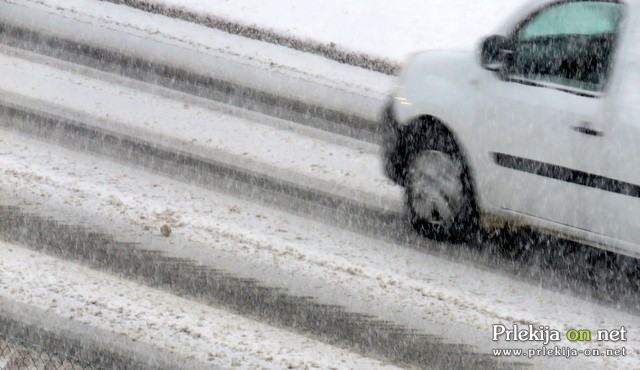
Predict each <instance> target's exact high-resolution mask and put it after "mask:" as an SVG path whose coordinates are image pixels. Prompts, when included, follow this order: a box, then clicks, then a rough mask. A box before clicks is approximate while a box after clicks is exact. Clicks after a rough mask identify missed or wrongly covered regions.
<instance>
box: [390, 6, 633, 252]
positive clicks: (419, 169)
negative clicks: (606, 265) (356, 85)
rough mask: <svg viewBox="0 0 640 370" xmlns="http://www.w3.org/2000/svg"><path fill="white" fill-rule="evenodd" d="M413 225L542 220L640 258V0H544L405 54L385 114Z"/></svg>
mask: <svg viewBox="0 0 640 370" xmlns="http://www.w3.org/2000/svg"><path fill="white" fill-rule="evenodd" d="M384 121H385V122H384V127H385V128H386V130H385V132H386V135H385V138H386V143H385V159H386V171H387V174H388V175H389V177H390V178H392V179H393V180H395V181H396V182H397V183H399V184H401V185H403V186H405V188H406V194H407V197H406V198H407V205H408V209H409V213H410V216H411V219H412V221H413V224H414V226H416V227H417V228H418V229H420V230H422V231H423V232H425V233H426V234H427V235H428V236H431V237H436V238H456V237H459V236H461V235H464V233H465V232H466V231H467V229H468V228H469V227H470V226H472V225H474V224H476V221H479V224H480V225H482V226H485V227H494V226H503V225H505V224H507V225H515V226H528V227H532V228H536V229H542V230H544V231H547V232H552V233H555V234H560V235H562V236H563V237H565V238H570V239H574V240H578V241H580V242H583V243H587V244H591V245H595V246H598V247H601V248H605V249H608V250H611V251H614V252H618V253H622V254H625V255H629V256H633V257H636V258H639V257H640V0H627V1H596V0H590V1H534V2H532V3H529V4H528V5H527V6H525V8H524V9H522V10H521V11H520V12H519V13H518V14H516V15H515V16H514V17H513V18H511V19H510V20H509V22H508V23H507V24H506V25H504V26H503V27H502V28H501V29H500V30H499V31H498V32H497V34H496V35H493V36H489V37H486V38H484V39H483V40H482V42H480V45H479V47H478V50H472V51H468V52H453V51H449V52H445V51H425V52H420V53H417V54H414V55H413V56H411V57H410V58H409V60H408V61H407V62H406V65H405V66H404V67H403V70H402V72H401V74H400V78H399V87H398V90H397V92H396V93H395V95H394V96H393V98H392V100H391V101H390V104H389V106H388V109H387V111H386V113H385V119H384Z"/></svg>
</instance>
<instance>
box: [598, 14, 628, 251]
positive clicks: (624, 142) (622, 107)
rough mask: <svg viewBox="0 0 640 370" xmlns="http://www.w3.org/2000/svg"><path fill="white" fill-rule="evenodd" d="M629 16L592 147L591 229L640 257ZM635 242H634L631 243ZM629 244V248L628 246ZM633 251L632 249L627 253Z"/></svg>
mask: <svg viewBox="0 0 640 370" xmlns="http://www.w3.org/2000/svg"><path fill="white" fill-rule="evenodd" d="M637 20H638V16H637V14H636V18H635V19H629V21H628V22H626V23H627V27H626V32H625V35H624V37H623V39H622V41H621V42H620V44H619V48H620V57H619V58H618V60H617V62H616V65H615V68H616V72H615V79H614V81H613V86H612V91H611V94H610V99H611V105H612V110H611V115H610V117H609V118H610V119H608V120H607V122H605V124H603V125H602V128H601V130H602V136H601V138H599V139H598V140H597V144H596V145H594V147H593V148H591V150H592V151H593V153H592V154H591V155H593V156H594V157H596V156H597V157H598V158H599V160H598V161H594V163H593V164H592V166H593V170H592V172H593V173H594V176H593V180H592V182H593V183H592V184H591V185H592V186H595V187H597V189H594V197H593V199H594V200H593V202H592V204H593V207H592V209H591V211H590V212H589V213H588V217H589V229H590V230H592V231H593V232H595V233H597V234H599V235H603V236H606V237H608V238H612V239H615V240H617V241H619V242H621V243H614V244H617V245H618V246H619V247H621V248H624V249H626V250H625V251H624V252H625V253H627V254H633V255H636V256H640V25H638V24H637ZM629 244H633V245H629ZM629 248H631V250H629ZM630 251H631V252H632V253H629V252H630Z"/></svg>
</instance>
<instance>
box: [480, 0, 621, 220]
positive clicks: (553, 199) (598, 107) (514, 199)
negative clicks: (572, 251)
mask: <svg viewBox="0 0 640 370" xmlns="http://www.w3.org/2000/svg"><path fill="white" fill-rule="evenodd" d="M618 7H622V4H620V3H616V2H611V1H560V2H555V3H551V4H549V5H547V6H545V7H543V8H541V9H538V10H537V11H535V12H534V13H532V14H530V15H529V16H528V17H526V18H525V19H524V20H523V21H522V22H521V23H520V24H519V25H518V26H517V27H516V29H515V30H514V31H513V33H512V34H511V35H509V38H510V40H511V42H512V47H511V48H510V50H509V53H510V56H509V57H508V58H507V61H506V62H505V64H504V65H503V67H502V69H501V70H500V71H499V72H498V75H499V76H496V75H494V76H492V78H490V79H488V80H489V82H487V83H486V85H485V86H486V87H485V92H486V94H487V95H486V97H485V98H484V99H483V100H484V102H485V104H484V106H483V107H482V108H480V112H481V117H482V118H481V119H482V122H483V125H485V128H484V130H485V131H486V134H487V137H488V138H489V139H488V143H487V150H488V151H489V152H490V155H491V156H492V160H493V161H494V164H495V165H496V166H497V168H498V172H497V173H496V176H495V177H494V178H493V179H492V188H493V189H494V191H492V196H493V197H494V199H493V200H492V203H493V204H499V206H500V207H501V208H503V209H504V210H507V211H513V212H516V213H520V214H525V215H528V216H533V217H536V218H538V219H541V220H546V221H551V222H553V223H554V224H555V225H557V226H558V225H564V226H569V227H571V228H580V229H584V228H585V227H588V225H589V219H588V217H587V215H586V214H585V212H588V211H589V210H590V207H591V205H590V199H592V198H593V194H592V191H593V189H591V188H588V187H585V186H584V184H581V181H582V180H581V176H582V174H583V173H584V172H585V171H586V170H588V169H589V168H590V167H591V165H592V162H593V161H594V160H596V159H597V158H594V157H593V154H594V153H593V152H592V151H587V152H585V148H589V147H590V146H591V145H593V141H594V140H597V138H598V136H597V134H598V131H597V129H598V128H599V127H601V126H602V125H603V124H604V121H605V119H606V112H607V111H608V109H607V101H606V99H602V96H603V92H604V90H605V88H606V83H607V76H608V69H609V60H610V57H611V54H612V52H613V47H614V45H615V42H614V41H615V40H614V38H615V32H616V31H617V28H618V24H619V22H620V19H621V16H622V12H621V10H620V9H619V8H618ZM594 133H595V134H596V135H595V136H594V135H592V134H594Z"/></svg>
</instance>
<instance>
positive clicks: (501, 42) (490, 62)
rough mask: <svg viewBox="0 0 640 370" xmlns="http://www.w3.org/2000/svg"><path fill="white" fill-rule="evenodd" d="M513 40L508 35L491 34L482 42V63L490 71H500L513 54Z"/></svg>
mask: <svg viewBox="0 0 640 370" xmlns="http://www.w3.org/2000/svg"><path fill="white" fill-rule="evenodd" d="M513 49H514V47H513V42H512V41H511V39H509V38H508V37H506V36H501V35H493V36H489V37H487V38H486V39H484V40H483V41H482V43H481V44H480V64H481V65H482V67H483V68H485V69H488V70H490V71H500V70H501V69H502V67H503V66H504V65H505V63H506V62H508V60H509V57H510V56H511V55H512V54H513Z"/></svg>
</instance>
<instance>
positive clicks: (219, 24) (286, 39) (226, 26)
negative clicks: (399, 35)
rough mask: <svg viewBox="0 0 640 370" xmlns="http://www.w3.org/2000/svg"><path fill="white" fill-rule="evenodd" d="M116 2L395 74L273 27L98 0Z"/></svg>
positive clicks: (393, 66) (376, 62)
mask: <svg viewBox="0 0 640 370" xmlns="http://www.w3.org/2000/svg"><path fill="white" fill-rule="evenodd" d="M100 1H105V2H110V3H114V4H118V5H126V6H128V7H131V8H135V9H139V10H142V11H145V12H148V13H154V14H159V15H164V16H167V17H171V18H175V19H180V20H183V21H187V22H191V23H196V24H199V25H202V26H205V27H209V28H213V29H217V30H220V31H224V32H227V33H230V34H233V35H238V36H242V37H246V38H249V39H253V40H257V41H264V42H269V43H272V44H276V45H281V46H285V47H288V48H291V49H295V50H299V51H302V52H305V53H311V54H316V55H320V56H323V57H325V58H328V59H332V60H335V61H337V62H340V63H344V64H349V65H352V66H355V67H360V68H365V69H369V70H372V71H375V72H380V73H384V74H387V75H396V74H397V73H398V70H399V69H400V65H399V64H397V63H394V62H392V61H390V60H389V59H386V58H379V57H374V56H371V55H368V54H364V53H358V52H352V51H347V50H342V49H339V48H336V46H335V45H334V44H324V43H320V42H315V41H311V40H302V39H299V38H297V37H293V36H286V35H283V34H280V33H277V32H274V31H273V30H269V29H265V28H261V27H258V26H247V25H243V24H241V23H236V22H232V21H228V20H225V19H223V18H220V17H217V16H214V15H205V14H199V13H196V12H192V11H189V10H187V9H185V8H182V7H177V6H168V5H163V4H158V3H154V2H150V1H146V0H100Z"/></svg>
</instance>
